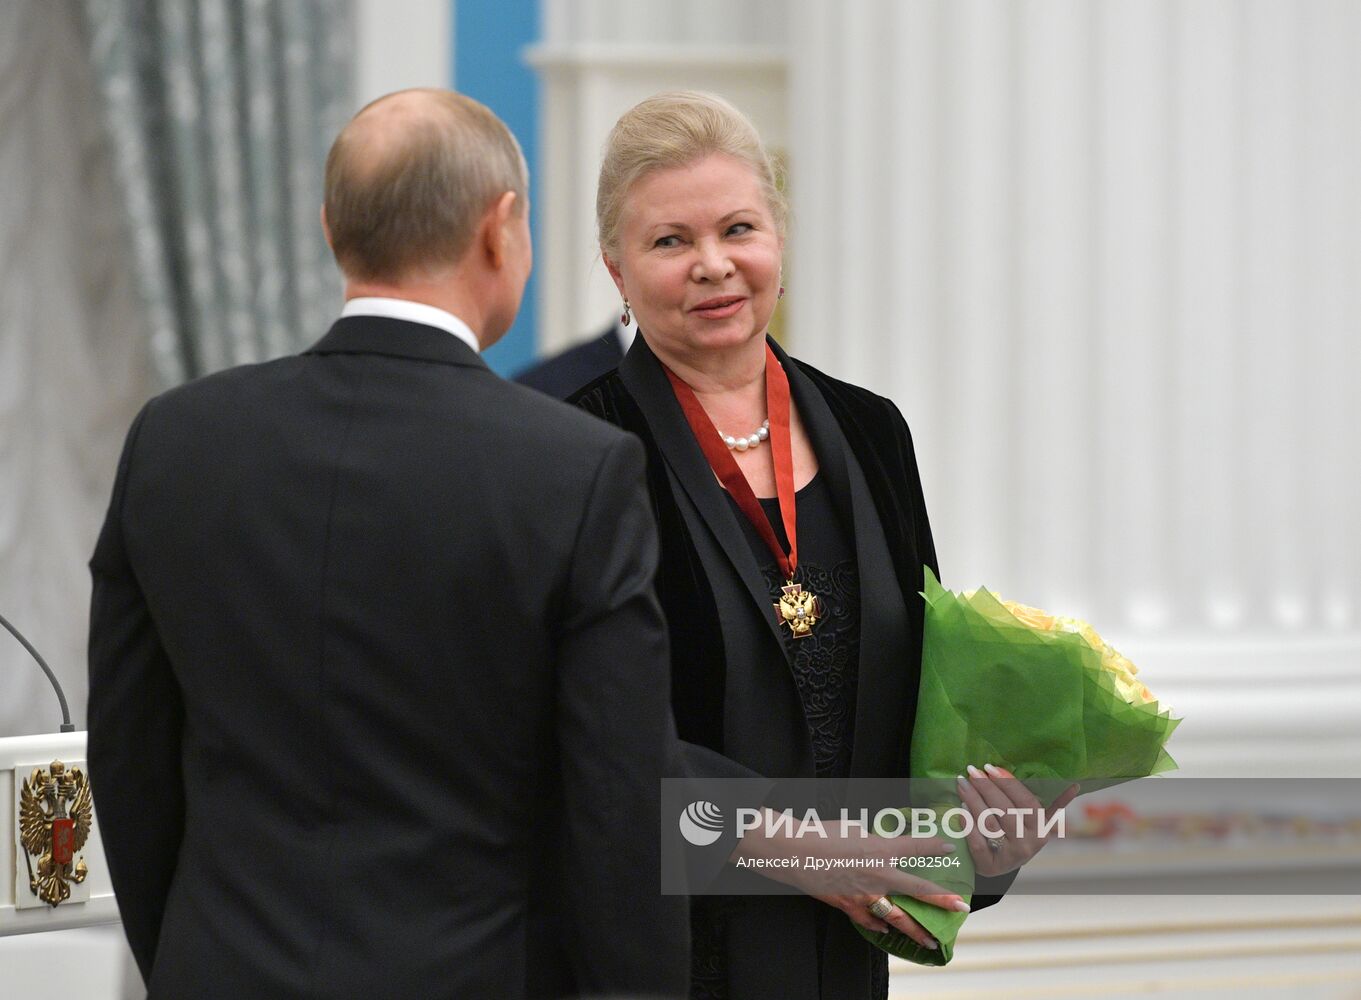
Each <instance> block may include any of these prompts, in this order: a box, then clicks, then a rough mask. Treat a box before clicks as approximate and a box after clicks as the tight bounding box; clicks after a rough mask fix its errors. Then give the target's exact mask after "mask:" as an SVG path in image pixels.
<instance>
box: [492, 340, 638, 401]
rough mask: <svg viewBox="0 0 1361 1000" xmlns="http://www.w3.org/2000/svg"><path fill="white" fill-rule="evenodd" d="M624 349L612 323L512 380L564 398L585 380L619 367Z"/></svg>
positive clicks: (532, 366)
mask: <svg viewBox="0 0 1361 1000" xmlns="http://www.w3.org/2000/svg"><path fill="white" fill-rule="evenodd" d="M623 357H624V352H623V351H622V350H621V349H620V347H619V333H618V331H617V330H615V328H614V327H613V326H611V327H610V328H609V329H608V330H606V331H605V332H604V333H602V334H601V335H600V336H598V337H596V338H594V339H592V340H588V341H586V342H585V343H584V344H577V345H576V346H575V347H569V348H568V349H567V350H565V351H562V352H561V353H559V354H554V355H553V356H552V357H549V358H545V359H544V360H542V361H540V362H538V363H537V364H534V365H531V366H530V367H529V368H526V369H525V370H524V371H522V372H520V374H518V375H516V376H515V381H516V382H519V383H520V384H521V385H527V386H529V387H530V388H531V389H538V390H539V391H540V392H546V393H548V395H550V396H552V397H553V398H554V399H566V398H567V397H568V396H570V395H572V393H574V392H576V391H577V390H578V389H580V388H581V387H582V386H584V385H585V384H586V383H587V382H591V381H594V380H595V379H597V378H599V377H600V376H601V375H604V374H605V373H606V372H608V371H611V370H613V369H615V368H617V367H619V362H620V360H621V359H622V358H623Z"/></svg>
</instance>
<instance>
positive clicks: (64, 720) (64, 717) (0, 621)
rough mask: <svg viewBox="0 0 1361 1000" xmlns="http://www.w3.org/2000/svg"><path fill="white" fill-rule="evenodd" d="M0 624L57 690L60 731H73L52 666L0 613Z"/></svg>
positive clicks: (64, 700)
mask: <svg viewBox="0 0 1361 1000" xmlns="http://www.w3.org/2000/svg"><path fill="white" fill-rule="evenodd" d="M0 625H3V626H5V628H6V629H7V630H8V631H9V634H10V635H12V636H14V638H16V639H18V640H19V642H20V644H21V645H22V646H23V647H24V649H26V650H28V651H29V653H30V654H31V655H32V656H33V659H35V660H37V661H38V666H40V667H42V668H43V673H45V674H46V675H47V679H48V680H49V681H51V682H52V690H53V691H55V692H57V701H59V702H61V731H62V732H63V733H74V732H75V731H76V727H75V726H73V725H71V709H70V708H68V707H67V705H66V693H65V692H64V691H62V689H61V682H60V681H58V680H57V675H56V674H54V673H53V672H52V668H51V667H49V666H48V665H47V661H46V660H44V659H43V658H42V654H40V653H39V652H38V651H37V650H36V649H34V648H33V644H32V643H31V642H29V641H28V640H27V639H25V638H24V637H23V636H22V635H21V634H20V633H19V630H18V629H17V628H15V627H14V626H13V625H11V624H10V623H9V622H8V621H6V620H5V616H4V615H0Z"/></svg>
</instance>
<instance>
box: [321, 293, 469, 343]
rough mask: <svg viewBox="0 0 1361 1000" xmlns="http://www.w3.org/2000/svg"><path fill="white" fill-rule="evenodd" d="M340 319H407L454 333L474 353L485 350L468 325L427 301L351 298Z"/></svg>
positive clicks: (376, 297)
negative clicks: (366, 317)
mask: <svg viewBox="0 0 1361 1000" xmlns="http://www.w3.org/2000/svg"><path fill="white" fill-rule="evenodd" d="M340 316H341V318H342V319H344V318H345V317H346V316H387V317H388V318H390V319H404V320H406V321H407V322H409V323H421V324H423V325H425V326H433V327H437V328H438V329H440V330H444V331H445V332H447V333H452V334H453V335H454V336H455V337H457V338H458V339H459V340H461V341H463V342H464V343H465V344H467V345H468V346H469V347H471V348H472V349H473V350H474V351H476V352H478V353H481V351H482V348H481V347H480V346H479V345H478V343H477V335H476V334H474V333H473V331H472V328H471V327H470V326H468V324H467V323H465V322H463V320H461V319H459V318H458V317H457V316H455V315H454V314H453V313H451V312H445V311H444V310H443V309H440V308H438V307H437V306H428V305H426V304H425V303H424V302H412V301H411V300H409V299H389V298H380V297H378V296H369V297H365V298H358V299H350V300H349V301H347V302H346V303H345V308H344V309H342V310H340Z"/></svg>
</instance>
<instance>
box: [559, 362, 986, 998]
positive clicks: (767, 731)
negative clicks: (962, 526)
mask: <svg viewBox="0 0 1361 1000" xmlns="http://www.w3.org/2000/svg"><path fill="white" fill-rule="evenodd" d="M771 344H772V348H773V350H774V351H775V353H776V356H777V357H778V358H779V360H780V362H781V364H782V365H783V366H784V369H785V371H786V373H787V374H788V376H789V385H790V392H791V396H792V398H793V400H794V404H795V406H796V407H797V408H798V411H799V415H800V417H801V419H802V421H803V425H804V427H805V429H806V430H807V432H808V435H809V438H810V440H811V443H812V446H813V450H814V452H815V454H816V455H817V457H818V467H819V475H821V476H824V477H826V479H827V482H828V484H829V486H830V487H831V491H832V496H833V501H834V503H835V505H836V507H837V512H838V514H839V516H840V517H841V518H842V520H843V523H844V524H846V525H847V526H848V527H849V528H850V529H851V530H850V533H851V535H852V536H853V538H854V545H855V549H856V559H857V564H858V569H859V573H860V594H861V609H860V621H861V639H860V662H859V674H858V692H857V697H856V709H855V726H854V732H855V740H854V746H853V751H852V758H851V776H852V777H858V778H892V777H907V776H908V775H909V774H910V767H911V765H910V761H909V749H910V745H911V739H912V724H913V719H914V716H915V711H916V704H917V688H918V684H919V680H920V672H921V649H922V620H923V611H924V601H923V600H922V598H921V597H919V596H918V594H919V592H920V591H921V589H922V581H923V574H922V566H923V565H929V566H930V567H931V568H932V570H933V571H936V570H937V563H936V553H935V547H934V545H933V544H932V540H931V529H930V526H929V524H928V522H927V517H926V507H925V502H924V500H923V497H922V487H921V480H920V478H919V476H918V472H917V462H916V456H915V454H914V452H913V447H912V437H911V434H910V433H909V431H908V428H907V424H906V422H905V421H904V420H903V418H902V415H901V414H900V413H899V412H898V409H897V407H895V406H894V405H893V403H892V402H891V401H889V400H887V399H884V398H883V397H881V396H877V395H875V394H874V393H871V392H869V391H868V390H865V389H861V388H858V387H856V386H853V385H848V384H847V383H845V382H840V381H837V380H836V379H833V378H830V377H828V376H826V375H824V374H823V373H822V372H819V371H817V370H816V369H814V368H812V367H810V366H808V365H805V364H803V363H801V362H798V361H794V360H792V359H790V358H789V357H788V356H787V355H786V354H785V353H784V352H783V351H782V350H781V349H780V347H779V346H778V345H775V344H774V342H773V341H772V342H771ZM569 402H574V403H575V404H576V405H578V406H581V407H582V408H584V409H586V410H588V411H589V412H591V413H594V414H595V415H597V416H599V417H602V418H603V419H605V420H608V421H609V422H610V423H613V424H615V425H617V426H619V427H622V428H624V429H625V430H628V431H631V432H633V433H634V434H636V435H638V437H639V438H641V439H642V441H643V444H644V446H645V447H646V449H647V455H648V488H649V492H650V495H651V501H652V507H653V511H654V513H655V514H656V517H657V524H658V527H659V533H660V537H661V546H662V550H661V560H660V565H659V569H658V573H657V591H658V596H659V598H660V600H661V603H662V607H663V609H664V610H665V612H666V617H667V621H668V624H669V628H670V637H671V652H672V671H671V677H672V706H673V710H674V712H675V716H676V724H677V729H678V732H679V734H680V737H681V740H682V741H683V750H684V759H685V766H686V770H687V773H688V774H689V775H690V776H692V777H756V776H762V777H767V778H792V777H800V778H811V777H813V776H814V763H813V754H812V744H811V738H810V736H809V733H808V728H807V725H806V722H805V719H804V716H803V710H802V706H801V704H800V702H799V698H798V692H797V689H796V685H795V681H794V678H793V676H792V673H791V669H790V666H789V662H788V659H787V653H786V649H785V645H784V643H783V642H782V641H781V639H780V636H779V632H778V627H777V625H776V623H775V619H774V615H773V614H772V613H771V609H770V599H769V596H768V594H767V591H766V584H765V581H764V579H763V578H762V576H761V573H760V570H759V568H758V566H757V563H756V559H755V557H754V556H753V555H752V552H751V549H750V546H749V545H748V544H747V542H746V540H745V538H744V537H743V535H742V529H741V526H740V525H739V523H738V521H737V518H736V516H735V515H734V514H733V512H732V509H731V506H730V504H729V503H728V501H727V500H726V498H725V497H724V495H723V490H722V487H721V486H720V485H719V484H718V483H717V481H716V480H715V478H714V476H713V473H712V472H711V470H710V468H709V464H708V462H707V461H706V460H705V458H704V455H703V453H702V451H701V450H700V448H699V445H698V443H697V442H696V441H695V439H694V436H693V434H692V433H691V431H690V427H689V424H688V423H687V422H686V420H685V416H684V414H683V412H682V411H681V409H680V405H679V404H678V403H677V402H676V399H675V395H674V393H673V391H672V389H671V385H670V383H669V381H668V380H667V378H666V374H665V372H664V370H663V368H662V365H661V363H660V362H659V361H658V360H657V358H656V356H655V355H654V354H653V353H652V352H651V350H650V349H649V347H648V345H647V342H646V341H645V340H644V339H643V337H641V336H639V337H637V338H635V340H634V344H633V347H632V348H631V349H630V350H629V353H628V354H627V355H626V356H625V357H624V359H623V361H622V362H621V363H620V366H619V368H618V370H617V371H614V372H610V373H608V374H606V375H604V376H601V377H600V378H599V379H597V380H595V381H594V382H592V383H590V384H589V385H587V386H585V387H584V388H582V389H580V390H578V392H576V393H575V394H574V395H573V396H572V397H571V398H570V399H569ZM987 882H988V885H986V886H982V885H980V888H981V889H984V890H985V891H987V892H1002V891H1005V887H1006V885H1007V884H1009V882H1010V878H1009V877H1003V878H1002V879H1000V880H987ZM997 898H998V897H997V896H990V897H979V896H976V897H975V904H974V905H975V908H977V907H978V906H980V905H987V904H988V903H991V902H995V901H996V899H997ZM694 905H695V916H696V919H698V920H701V921H702V920H705V919H710V916H711V915H712V914H715V913H719V912H722V914H723V916H722V917H721V920H722V923H723V925H724V926H723V930H722V936H723V939H724V941H725V942H726V944H725V950H726V961H725V967H726V975H727V981H728V995H729V996H731V997H733V998H742V1000H748V998H762V997H772V998H774V997H779V998H781V1000H795V998H805V997H806V998H809V1000H813V998H816V997H818V996H819V995H821V996H823V997H828V996H835V997H847V998H865V997H869V996H871V995H874V994H877V993H879V992H880V991H881V989H882V985H883V982H884V980H883V978H882V977H883V957H882V955H879V954H877V953H876V952H875V951H874V950H873V949H872V948H871V947H870V946H869V945H868V944H867V943H866V942H865V941H864V940H863V939H861V938H860V937H859V936H858V935H857V933H856V932H855V929H854V927H853V926H852V925H851V924H850V922H849V921H848V920H842V919H836V920H834V921H832V922H831V926H830V928H829V931H828V935H827V939H826V942H825V944H824V946H823V949H822V954H821V962H820V963H819V960H818V954H817V949H816V946H815V941H816V936H815V930H814V922H815V921H814V914H815V912H816V909H817V908H818V907H821V906H823V905H824V904H822V903H819V902H817V901H815V900H812V899H810V898H807V897H788V896H786V897H760V898H756V897H735V898H733V899H730V900H729V901H728V902H727V903H726V904H723V905H722V906H721V907H719V906H716V905H715V904H714V903H713V900H712V899H703V898H700V897H696V899H695V904H694ZM696 933H697V935H698V934H699V933H700V932H699V931H697V932H696ZM819 980H821V982H820V983H819Z"/></svg>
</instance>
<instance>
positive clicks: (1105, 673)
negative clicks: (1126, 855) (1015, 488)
mask: <svg viewBox="0 0 1361 1000" xmlns="http://www.w3.org/2000/svg"><path fill="white" fill-rule="evenodd" d="M925 587H926V589H925V591H924V593H923V595H922V596H923V597H925V598H926V621H925V631H924V635H923V639H922V672H921V686H920V691H919V694H918V701H917V718H916V723H915V725H914V727H913V732H912V751H911V752H912V758H911V764H912V768H911V776H912V777H913V778H933V779H938V780H943V781H948V782H951V783H953V781H954V779H955V776H956V775H959V774H962V773H963V772H964V769H965V767H966V766H967V765H969V764H981V763H984V762H989V763H992V764H996V765H998V766H999V767H1002V768H1005V769H1006V770H1008V771H1010V772H1011V773H1012V774H1014V775H1015V776H1016V777H1017V778H1019V779H1020V780H1022V781H1026V780H1034V779H1058V780H1061V781H1068V782H1072V781H1080V782H1082V783H1083V790H1084V791H1092V790H1094V789H1095V788H1097V787H1105V786H1108V785H1112V784H1116V783H1118V782H1120V781H1127V780H1129V779H1131V778H1142V777H1146V776H1148V775H1152V774H1158V773H1160V772H1163V771H1168V770H1171V769H1173V768H1175V767H1176V766H1177V765H1176V763H1175V762H1174V761H1173V760H1172V758H1171V757H1170V756H1168V754H1167V751H1166V750H1165V749H1164V746H1165V744H1166V743H1167V740H1168V737H1170V736H1171V735H1172V731H1173V730H1174V729H1175V728H1176V727H1177V724H1178V723H1179V722H1180V721H1181V720H1179V719H1173V718H1171V717H1170V715H1169V713H1168V711H1167V710H1166V709H1163V708H1161V707H1160V706H1159V705H1158V702H1157V701H1156V700H1155V699H1154V698H1153V695H1152V694H1151V693H1150V692H1149V691H1148V689H1147V688H1145V687H1144V686H1143V685H1142V684H1141V683H1139V681H1137V680H1135V679H1134V676H1133V674H1134V671H1135V668H1134V665H1133V664H1132V663H1130V662H1129V661H1128V660H1126V659H1125V658H1124V657H1123V656H1120V654H1119V653H1117V652H1116V651H1115V650H1113V649H1111V647H1110V646H1108V645H1107V644H1106V643H1105V642H1104V641H1103V640H1102V639H1101V637H1100V636H1099V635H1097V634H1096V632H1095V631H1094V630H1093V629H1092V627H1091V626H1090V625H1088V624H1087V623H1086V622H1082V621H1079V620H1077V619H1071V618H1063V617H1059V616H1055V615H1049V614H1047V613H1045V612H1043V611H1038V610H1036V609H1034V608H1027V607H1025V606H1024V605H1017V604H1011V603H1010V602H1005V603H1004V602H1003V601H1001V600H1000V599H999V598H997V597H996V596H995V595H993V594H990V593H989V592H988V591H987V590H984V589H979V590H977V591H974V592H973V593H971V594H957V593H954V592H952V591H949V590H946V589H945V588H944V587H942V586H941V585H940V583H939V582H938V581H937V580H936V577H935V575H934V574H933V573H932V572H931V570H930V569H929V568H927V569H926V570H925ZM959 804H960V803H959V800H958V798H956V799H955V800H954V801H953V802H950V803H948V804H944V807H945V808H949V807H955V806H958V805H959ZM954 844H955V856H956V857H958V858H959V859H960V861H961V865H960V866H959V867H955V868H931V869H924V870H922V872H921V874H922V877H924V878H926V879H927V880H929V881H931V882H935V883H936V884H937V885H940V886H941V887H942V888H944V889H946V890H948V891H953V892H958V893H959V894H960V895H962V896H964V898H965V899H966V900H967V899H970V898H971V897H972V892H973V877H974V871H973V864H972V861H971V859H970V855H969V848H968V845H967V844H966V843H965V842H964V841H963V840H955V841H954ZM889 898H891V899H892V900H893V902H894V903H895V904H897V905H898V906H899V907H900V908H902V909H903V910H906V911H907V913H908V914H910V915H911V916H912V917H913V918H914V919H915V920H916V921H917V922H918V923H920V924H921V925H922V926H923V927H924V928H926V930H927V931H928V932H929V933H930V934H931V936H932V937H934V938H935V939H936V940H937V941H938V942H940V950H939V951H933V950H929V949H926V948H923V947H921V946H920V945H918V944H917V943H916V942H914V941H912V940H911V939H909V938H907V937H905V936H903V935H902V934H900V933H898V932H897V931H890V932H888V933H886V934H875V933H873V932H871V931H867V930H865V929H864V928H862V927H859V926H858V925H857V929H858V930H859V931H860V933H861V934H862V935H864V937H866V938H868V939H869V940H870V941H871V942H873V943H874V944H875V945H877V946H878V947H880V948H882V949H883V950H884V951H886V952H888V953H889V954H891V955H896V956H898V957H899V958H903V959H906V960H907V961H909V962H915V963H917V964H919V965H945V964H947V963H948V962H949V961H950V959H951V958H952V957H954V949H955V940H956V938H957V936H958V934H959V929H960V927H961V926H962V925H963V924H964V920H965V918H966V917H967V916H968V914H965V913H955V912H953V911H949V910H943V909H940V908H939V907H936V906H932V905H930V904H929V903H923V902H921V901H920V900H917V899H913V898H911V897H910V896H891V897H889Z"/></svg>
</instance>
